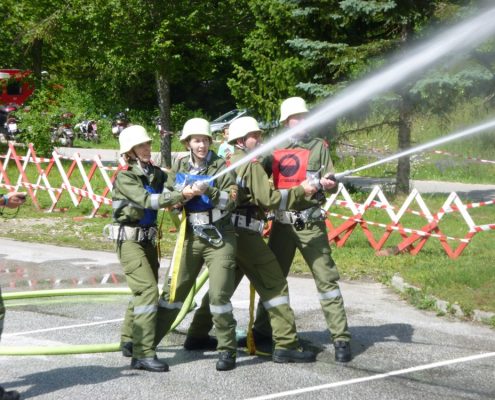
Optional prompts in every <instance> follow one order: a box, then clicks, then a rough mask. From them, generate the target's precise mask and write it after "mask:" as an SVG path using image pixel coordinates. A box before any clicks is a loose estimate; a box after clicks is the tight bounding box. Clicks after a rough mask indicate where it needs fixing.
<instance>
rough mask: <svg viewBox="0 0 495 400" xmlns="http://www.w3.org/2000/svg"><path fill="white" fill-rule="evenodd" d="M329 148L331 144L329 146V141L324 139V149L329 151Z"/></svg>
mask: <svg viewBox="0 0 495 400" xmlns="http://www.w3.org/2000/svg"><path fill="white" fill-rule="evenodd" d="M328 146H329V144H328V140H327V139H323V147H324V148H325V149H328Z"/></svg>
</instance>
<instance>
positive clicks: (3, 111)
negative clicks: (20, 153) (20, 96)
mask: <svg viewBox="0 0 495 400" xmlns="http://www.w3.org/2000/svg"><path fill="white" fill-rule="evenodd" d="M17 108H18V106H17V105H16V104H7V105H0V131H1V133H3V135H4V137H5V138H6V139H8V140H12V139H9V138H8V137H7V135H8V132H7V121H9V120H10V124H11V125H10V128H11V129H14V128H16V130H17V127H14V125H13V124H14V123H15V124H17V121H15V122H14V120H13V119H12V118H15V117H14V115H13V114H12V113H13V112H15V111H17Z"/></svg>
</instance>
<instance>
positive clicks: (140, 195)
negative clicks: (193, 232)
mask: <svg viewBox="0 0 495 400" xmlns="http://www.w3.org/2000/svg"><path fill="white" fill-rule="evenodd" d="M145 186H150V187H152V188H153V189H154V191H155V192H157V193H156V194H152V193H150V192H148V191H147V190H146V189H145ZM162 188H163V189H162ZM162 190H163V192H162ZM182 200H183V197H182V194H181V193H180V192H178V191H176V190H174V189H173V174H166V173H165V172H163V171H162V170H161V169H160V168H158V167H156V166H153V167H152V170H151V173H150V174H149V175H148V176H146V174H145V173H144V172H143V171H142V169H141V168H140V167H139V166H138V165H137V164H136V163H131V164H129V165H128V166H127V167H126V168H125V169H123V170H122V171H120V172H119V173H118V175H117V179H116V180H115V183H114V187H113V190H112V202H113V204H112V208H113V221H114V222H115V223H119V224H125V225H131V226H132V225H136V224H137V223H138V222H139V220H140V219H141V218H142V217H143V216H144V209H146V208H147V209H153V210H158V209H159V208H162V207H168V206H172V205H174V204H177V203H180V202H181V201H182Z"/></svg>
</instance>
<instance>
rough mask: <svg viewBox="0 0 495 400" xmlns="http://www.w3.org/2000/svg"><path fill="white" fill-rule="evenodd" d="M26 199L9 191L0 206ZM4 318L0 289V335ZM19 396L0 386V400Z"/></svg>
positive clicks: (21, 201)
mask: <svg viewBox="0 0 495 400" xmlns="http://www.w3.org/2000/svg"><path fill="white" fill-rule="evenodd" d="M25 201H26V193H21V192H9V193H7V194H4V195H2V196H0V207H7V208H17V207H19V206H20V205H21V204H23V203H24V202H25ZM4 319H5V306H4V304H3V299H2V290H1V289H0V337H1V336H2V331H3V321H4ZM20 398H21V396H20V395H19V392H17V391H16V390H5V389H4V388H3V387H2V386H0V400H19V399H20Z"/></svg>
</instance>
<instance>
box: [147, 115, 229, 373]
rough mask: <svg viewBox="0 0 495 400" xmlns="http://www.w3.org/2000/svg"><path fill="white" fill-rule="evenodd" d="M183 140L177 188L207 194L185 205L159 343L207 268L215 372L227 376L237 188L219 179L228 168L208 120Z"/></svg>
mask: <svg viewBox="0 0 495 400" xmlns="http://www.w3.org/2000/svg"><path fill="white" fill-rule="evenodd" d="M180 140H181V142H183V143H184V144H185V146H186V148H187V149H188V150H189V155H188V156H186V157H183V158H180V159H178V160H177V161H176V162H175V163H174V166H173V170H174V172H175V174H176V184H177V185H179V186H183V185H184V184H192V187H200V188H201V189H202V190H205V193H204V195H201V196H196V197H194V198H193V199H192V200H189V201H188V202H185V203H184V208H185V210H186V218H187V225H186V227H187V230H186V236H185V241H184V246H183V252H182V258H181V261H180V267H179V270H178V273H177V285H176V290H175V297H174V299H173V300H171V299H170V291H169V290H168V289H167V288H164V291H163V295H162V297H161V298H160V301H159V309H158V323H157V331H156V337H155V344H156V345H158V344H159V343H160V341H161V339H162V338H163V336H164V335H165V334H166V333H167V332H168V331H169V330H170V327H171V325H172V323H173V322H174V320H175V319H176V317H177V314H178V312H179V311H180V309H181V308H182V305H183V301H184V300H185V299H186V297H187V295H188V293H189V292H190V290H191V288H192V287H193V285H194V283H195V281H196V278H197V276H198V274H199V272H200V270H201V268H202V266H203V264H206V266H207V268H208V272H209V292H210V298H209V300H210V310H211V312H212V315H213V323H214V325H215V328H216V332H217V338H218V346H217V350H218V352H219V359H218V361H217V364H216V369H217V370H219V371H227V370H231V369H233V368H235V365H236V350H237V343H236V338H235V328H236V321H235V319H234V315H233V313H232V311H233V309H232V304H231V303H230V298H231V297H232V294H233V293H234V290H235V254H236V249H237V241H236V237H235V233H234V226H233V225H232V222H231V210H233V209H234V208H235V199H236V196H237V186H236V184H235V178H234V175H233V173H231V172H225V173H223V174H221V175H220V176H218V177H216V175H217V174H219V173H221V172H222V171H223V170H224V169H225V168H226V165H225V161H224V160H223V159H222V158H220V157H219V156H218V155H216V154H215V153H214V152H213V151H211V150H210V149H209V147H210V145H211V142H212V136H211V132H210V124H209V123H208V121H206V120H204V119H202V118H193V119H190V120H188V121H187V122H186V123H185V125H184V128H183V130H182V135H181V137H180ZM212 178H214V179H212ZM166 284H167V283H166Z"/></svg>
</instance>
